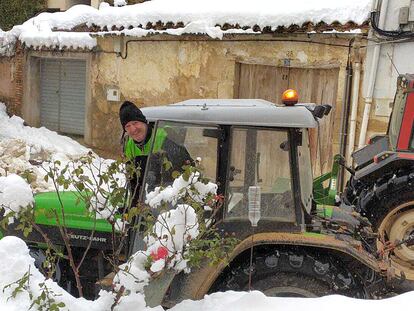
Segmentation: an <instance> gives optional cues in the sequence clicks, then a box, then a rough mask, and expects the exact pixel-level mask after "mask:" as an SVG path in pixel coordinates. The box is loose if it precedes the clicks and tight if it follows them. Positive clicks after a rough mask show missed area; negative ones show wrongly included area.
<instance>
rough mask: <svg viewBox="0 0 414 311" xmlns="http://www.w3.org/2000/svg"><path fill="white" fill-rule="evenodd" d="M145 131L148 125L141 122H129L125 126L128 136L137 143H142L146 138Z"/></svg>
mask: <svg viewBox="0 0 414 311" xmlns="http://www.w3.org/2000/svg"><path fill="white" fill-rule="evenodd" d="M147 130H148V125H147V124H146V123H144V122H141V121H129V122H128V123H127V124H126V125H125V131H126V132H127V133H128V136H129V137H131V138H132V139H133V140H135V141H136V142H139V143H140V142H142V141H144V139H145V137H146V136H147Z"/></svg>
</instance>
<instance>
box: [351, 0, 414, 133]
mask: <svg viewBox="0 0 414 311" xmlns="http://www.w3.org/2000/svg"><path fill="white" fill-rule="evenodd" d="M410 4H411V0H389V1H388V9H387V11H386V12H381V14H386V19H385V26H384V27H383V28H384V29H385V30H398V29H399V23H398V16H399V10H400V8H401V7H408V6H410ZM413 5H414V4H413ZM410 18H414V17H412V16H411V17H410ZM407 30H408V29H407ZM371 38H373V37H372V36H371ZM376 44H377V43H376V42H372V41H369V42H368V49H367V61H366V65H365V66H366V68H365V72H366V74H365V76H364V83H363V93H362V95H363V98H361V100H360V106H359V110H358V116H359V119H358V125H359V124H360V122H361V118H362V114H363V109H364V103H363V100H364V98H366V97H367V96H368V95H369V94H368V87H369V83H368V80H369V79H368V73H369V71H370V70H371V68H372V66H373V65H374V64H373V62H372V60H373V52H374V46H375V45H376ZM413 51H414V42H405V43H404V42H398V40H397V41H391V42H381V44H380V57H379V62H378V69H377V76H376V79H375V85H374V94H373V103H372V107H371V113H370V119H369V123H368V131H367V138H368V137H370V136H373V135H374V134H381V133H385V132H386V130H387V124H388V119H389V113H390V112H391V109H390V103H392V102H393V100H394V94H395V90H396V87H397V86H396V83H397V77H398V72H399V73H401V74H403V73H414V62H413V61H412V57H413ZM357 137H359V134H358V136H357Z"/></svg>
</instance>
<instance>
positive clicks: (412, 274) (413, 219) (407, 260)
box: [374, 189, 414, 281]
mask: <svg viewBox="0 0 414 311" xmlns="http://www.w3.org/2000/svg"><path fill="white" fill-rule="evenodd" d="M407 190H408V189H407ZM410 191H412V190H410ZM388 198H389V200H388V202H385V203H384V204H383V207H382V215H381V217H379V219H378V221H377V222H376V223H374V226H375V227H377V230H378V236H379V238H378V242H377V244H378V247H380V246H381V244H382V243H381V242H380V241H383V242H391V243H395V242H397V243H398V242H399V241H404V240H405V239H407V238H408V237H410V236H413V235H414V192H407V193H404V192H400V193H398V194H394V195H393V196H388ZM410 244H411V246H407V245H406V244H402V245H400V246H398V247H396V248H395V249H394V250H393V252H392V253H391V254H390V259H391V265H392V266H393V267H394V269H395V270H396V272H397V274H400V273H401V272H402V273H404V275H405V277H406V279H407V280H410V281H414V244H413V243H410Z"/></svg>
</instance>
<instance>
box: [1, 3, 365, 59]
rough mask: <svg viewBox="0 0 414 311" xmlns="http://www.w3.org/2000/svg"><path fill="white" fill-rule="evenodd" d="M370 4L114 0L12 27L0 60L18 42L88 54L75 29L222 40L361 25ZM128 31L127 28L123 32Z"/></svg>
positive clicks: (88, 45)
mask: <svg viewBox="0 0 414 311" xmlns="http://www.w3.org/2000/svg"><path fill="white" fill-rule="evenodd" d="M371 1H372V0H347V1H332V0H290V1H281V0H280V1H275V0H256V1H250V0H226V1H222V0H209V1H202V0H152V1H147V2H144V3H140V4H134V5H126V4H127V1H125V0H116V1H115V6H110V5H109V4H107V3H105V2H103V3H101V4H100V6H99V9H95V8H93V7H91V6H87V5H75V6H73V7H71V8H70V9H68V10H67V11H65V12H56V13H41V14H39V15H38V16H36V17H33V18H31V19H29V20H28V21H26V22H25V23H23V24H22V25H18V26H15V27H13V29H12V30H10V31H8V32H1V31H0V55H1V54H3V55H11V54H12V49H13V46H14V43H15V42H16V40H17V39H19V40H20V41H21V42H23V43H25V44H26V46H29V47H32V48H33V49H41V48H42V47H47V48H58V49H64V48H72V49H86V50H91V49H93V48H94V47H96V45H97V41H96V38H94V37H92V36H91V34H90V33H88V32H74V31H70V30H73V28H75V27H77V26H82V25H86V26H87V27H90V26H93V25H96V26H99V27H101V28H104V27H106V28H107V29H109V30H111V29H112V27H117V28H121V27H123V28H125V30H121V31H109V32H100V33H98V35H104V34H108V33H111V34H115V35H121V34H124V35H128V36H135V37H141V36H147V35H149V34H154V33H167V34H170V35H177V36H179V35H182V34H184V33H186V34H206V35H208V36H210V37H211V38H217V39H221V38H222V37H223V35H224V34H226V33H245V34H255V32H254V31H253V30H252V29H251V28H252V27H253V26H255V25H258V26H260V27H261V28H263V27H270V28H271V29H272V30H275V29H276V28H277V27H279V26H286V27H288V26H290V25H292V24H296V25H302V24H303V23H306V22H312V23H315V24H316V23H319V22H321V21H323V22H325V23H327V24H331V23H333V22H339V23H342V24H345V23H347V22H349V21H353V22H355V23H356V24H358V25H360V24H362V23H363V22H365V21H366V20H367V19H368V16H369V12H370V8H371ZM157 22H162V23H164V24H166V23H169V22H172V23H174V24H177V23H179V22H181V23H183V24H184V25H183V27H180V28H177V29H167V30H160V31H156V30H151V29H150V30H146V29H144V28H145V27H146V25H147V24H148V23H152V24H156V23H157ZM224 24H230V25H239V26H240V27H248V29H246V30H242V29H229V30H225V31H223V30H221V29H220V27H217V26H216V25H224ZM130 27H132V29H128V28H130Z"/></svg>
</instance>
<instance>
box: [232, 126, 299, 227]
mask: <svg viewBox="0 0 414 311" xmlns="http://www.w3.org/2000/svg"><path fill="white" fill-rule="evenodd" d="M288 149H289V147H288V134H287V131H281V130H263V129H260V130H259V129H252V128H249V129H246V128H233V130H232V146H231V156H230V165H229V171H228V177H227V179H228V185H227V191H226V200H227V211H226V218H227V219H232V218H246V219H247V218H248V196H247V195H248V189H249V186H260V188H261V193H262V195H261V218H262V219H271V220H277V221H291V222H293V221H295V210H294V201H293V194H292V182H291V172H290V161H289V150H288Z"/></svg>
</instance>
